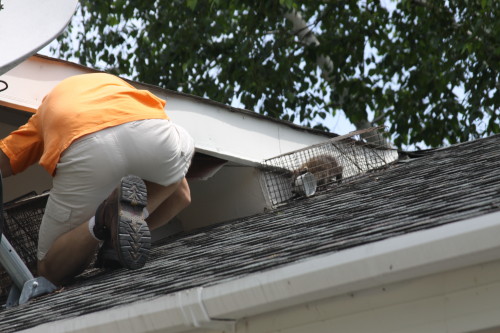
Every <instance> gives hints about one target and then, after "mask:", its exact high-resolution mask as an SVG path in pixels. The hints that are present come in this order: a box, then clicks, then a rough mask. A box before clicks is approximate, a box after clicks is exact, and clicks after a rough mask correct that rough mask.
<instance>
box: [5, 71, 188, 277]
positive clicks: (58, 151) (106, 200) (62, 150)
mask: <svg viewBox="0 0 500 333" xmlns="http://www.w3.org/2000/svg"><path fill="white" fill-rule="evenodd" d="M164 107H165V101H164V100H162V99H160V98H158V97H156V96H155V95H153V94H151V93H150V92H149V91H145V90H138V89H136V88H134V87H133V86H131V85H130V84H128V83H127V82H125V81H123V80H122V79H120V78H118V77H116V76H113V75H110V74H105V73H94V74H83V75H77V76H73V77H70V78H68V79H65V80H63V81H61V82H60V83H59V84H58V85H57V86H56V87H55V88H54V89H53V90H52V91H51V92H50V93H49V94H48V95H47V96H46V97H45V98H44V99H43V101H42V104H41V105H40V107H39V108H38V110H37V111H36V113H35V114H34V115H33V116H32V117H31V118H30V119H29V121H28V122H27V123H26V124H25V125H23V126H21V127H20V128H19V129H17V130H16V131H14V132H12V133H11V134H10V135H8V136H7V137H6V138H4V139H3V140H1V141H0V168H1V171H2V175H3V177H7V176H10V175H12V174H17V173H19V172H21V171H23V170H24V169H26V168H27V167H28V166H30V165H32V164H33V163H36V162H39V163H40V165H42V166H43V167H44V168H45V169H46V170H47V171H48V172H49V173H50V174H51V175H52V176H53V187H52V189H51V191H50V194H49V198H48V201H47V205H46V208H45V213H44V216H43V218H42V223H41V225H40V231H39V239H38V251H37V258H38V274H39V275H41V276H44V277H45V278H47V279H48V280H49V281H51V282H52V283H54V284H56V285H60V284H63V283H64V282H65V281H66V280H67V279H69V278H71V277H74V276H76V275H77V274H79V273H81V272H82V271H83V270H85V268H87V267H88V265H89V264H90V263H91V261H92V259H93V258H94V256H95V253H96V251H97V250H98V249H99V248H101V250H100V251H99V256H98V257H99V258H98V260H100V261H106V260H116V261H117V262H119V264H120V265H121V266H123V267H126V268H129V269H137V268H141V267H142V266H144V264H145V263H146V260H147V258H148V255H149V249H150V244H151V237H150V230H153V229H155V228H158V227H160V226H162V225H164V224H166V223H167V222H168V221H169V220H170V219H172V218H173V217H174V216H175V215H177V214H178V213H179V212H180V211H181V210H183V209H184V208H185V207H186V206H187V205H189V203H190V201H191V196H190V190H189V186H188V183H187V181H186V179H185V176H186V173H187V170H188V168H189V165H190V163H191V159H192V156H193V153H194V143H193V139H192V138H191V136H190V135H189V134H188V133H187V132H186V131H185V130H184V129H183V128H181V127H180V126H178V125H176V124H174V123H172V122H171V121H170V120H169V118H168V117H167V115H166V114H165V111H164ZM155 211H157V214H153V212H155Z"/></svg>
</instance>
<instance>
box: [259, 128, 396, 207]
mask: <svg viewBox="0 0 500 333" xmlns="http://www.w3.org/2000/svg"><path fill="white" fill-rule="evenodd" d="M382 129H383V127H374V128H368V129H364V130H359V131H355V132H351V133H349V134H346V135H342V136H338V137H335V138H333V139H330V140H328V141H326V142H322V143H319V144H315V145H312V146H309V147H306V148H303V149H300V150H296V151H292V152H289V153H286V154H282V155H279V156H276V157H273V158H270V159H267V160H265V161H264V162H263V163H262V166H261V167H262V171H263V172H262V174H263V183H264V185H265V188H266V190H267V194H268V196H269V199H270V201H271V204H272V205H273V206H277V205H279V204H282V203H287V202H289V201H291V200H294V199H298V198H302V197H309V196H312V195H314V194H317V193H322V192H325V191H328V190H330V189H332V188H335V187H336V186H340V185H343V184H347V183H352V182H353V181H355V180H356V179H358V178H359V177H361V176H362V175H364V174H366V173H367V172H368V171H373V170H378V169H383V168H385V167H387V166H388V165H389V164H390V163H391V162H394V161H396V160H397V159H398V152H397V150H395V149H392V148H388V147H385V146H383V145H381V144H374V143H372V142H380V140H372V139H374V138H380V136H381V132H382Z"/></svg>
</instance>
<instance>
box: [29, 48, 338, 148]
mask: <svg viewBox="0 0 500 333" xmlns="http://www.w3.org/2000/svg"><path fill="white" fill-rule="evenodd" d="M34 57H37V58H40V59H43V60H46V61H52V62H59V63H62V64H66V65H70V66H74V67H76V68H79V69H82V70H84V71H90V72H96V73H106V72H105V71H102V70H98V69H94V68H90V67H86V66H84V65H80V64H78V63H75V62H71V61H68V60H63V59H58V58H53V57H49V56H46V55H42V54H36V55H34ZM117 76H119V77H120V78H121V79H123V80H125V81H127V82H128V83H130V84H132V85H135V86H141V87H142V88H147V90H159V91H163V92H168V94H170V95H175V96H180V97H185V98H189V99H192V100H195V101H198V102H201V103H206V104H209V105H214V106H216V107H220V108H223V109H225V110H227V111H230V112H235V113H241V114H244V115H246V116H250V117H254V118H257V119H263V120H266V121H271V122H274V123H278V124H281V125H285V126H288V127H290V128H292V129H296V130H302V131H305V132H310V133H313V134H319V135H324V136H327V137H330V138H334V137H337V136H339V134H336V133H332V132H326V131H321V130H318V129H314V128H311V127H306V126H302V125H297V124H295V123H293V122H290V121H286V120H282V119H277V118H273V117H271V116H267V115H263V114H260V113H257V112H254V111H251V110H247V109H242V108H237V107H234V106H231V105H227V104H224V103H221V102H217V101H214V100H211V99H208V98H205V97H200V96H196V95H191V94H188V93H183V92H180V91H176V90H171V89H167V88H162V87H160V86H158V85H154V84H150V83H144V82H141V81H134V80H131V79H128V78H125V77H122V76H120V75H117Z"/></svg>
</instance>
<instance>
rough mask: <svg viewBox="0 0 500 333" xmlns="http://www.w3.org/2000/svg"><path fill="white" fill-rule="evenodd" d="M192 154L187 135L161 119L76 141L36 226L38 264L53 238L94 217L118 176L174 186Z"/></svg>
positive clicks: (67, 152) (62, 160)
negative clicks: (39, 223)
mask: <svg viewBox="0 0 500 333" xmlns="http://www.w3.org/2000/svg"><path fill="white" fill-rule="evenodd" d="M193 153H194V142H193V139H192V138H191V136H190V135H189V134H188V133H187V132H186V131H185V130H184V129H183V128H182V127H180V126H178V125H175V124H174V123H172V122H171V121H170V120H166V119H147V120H139V121H134V122H130V123H126V124H122V125H119V126H115V127H110V128H106V129H104V130H101V131H98V132H95V133H92V134H89V135H86V136H84V137H82V138H80V139H78V140H76V141H75V142H74V143H72V144H71V146H70V147H69V148H68V149H66V150H65V151H64V152H63V154H62V155H61V158H60V160H59V163H58V164H57V169H56V174H55V176H54V179H53V188H52V189H51V191H50V195H49V199H48V201H47V206H46V208H45V214H44V216H43V218H42V223H41V225H40V231H39V238H38V253H37V257H38V260H42V259H43V258H44V257H45V255H46V254H47V251H48V250H49V248H50V247H51V246H52V244H53V243H54V241H55V240H56V238H57V237H59V236H60V235H62V234H64V233H66V232H68V231H70V230H72V229H74V228H76V227H77V226H79V225H80V224H82V223H85V222H86V221H88V220H89V219H90V218H91V217H92V216H94V215H95V211H96V209H97V207H98V206H99V204H100V203H101V202H102V201H103V200H104V199H105V198H107V197H108V195H109V194H111V192H112V191H113V190H114V189H115V188H116V186H117V185H118V183H119V182H120V179H121V178H122V177H124V176H126V175H129V174H133V175H136V176H138V177H141V178H142V179H144V180H148V181H151V182H154V183H157V184H160V185H164V186H167V185H171V184H174V183H176V182H179V181H180V180H182V179H183V178H184V177H185V175H186V173H187V170H188V168H189V165H190V163H191V158H192V156H193Z"/></svg>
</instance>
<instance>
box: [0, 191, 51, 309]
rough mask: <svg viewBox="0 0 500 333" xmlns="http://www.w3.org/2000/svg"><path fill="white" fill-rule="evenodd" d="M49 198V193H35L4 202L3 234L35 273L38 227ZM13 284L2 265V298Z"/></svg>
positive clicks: (0, 290) (0, 281) (0, 291)
mask: <svg viewBox="0 0 500 333" xmlns="http://www.w3.org/2000/svg"><path fill="white" fill-rule="evenodd" d="M47 198H48V194H42V195H36V194H33V195H28V197H23V198H22V199H19V200H15V201H13V202H10V203H6V204H4V212H3V214H4V225H3V235H5V237H7V239H8V240H9V242H10V243H11V245H12V247H13V248H14V250H16V252H17V254H18V255H19V256H20V257H21V259H22V260H23V262H24V263H25V264H26V266H27V267H28V269H29V270H30V271H31V272H32V273H33V275H35V271H36V263H37V258H36V252H37V246H38V229H39V228H40V223H41V222H42V217H43V213H44V212H45V205H46V204H47ZM2 237H3V236H2ZM11 285H12V280H11V278H10V276H9V274H8V273H7V271H5V270H4V269H3V267H1V266H0V298H2V299H3V298H5V297H6V296H7V295H8V293H9V289H10V286H11Z"/></svg>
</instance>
